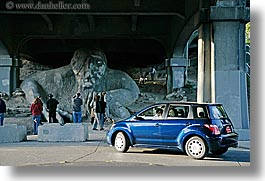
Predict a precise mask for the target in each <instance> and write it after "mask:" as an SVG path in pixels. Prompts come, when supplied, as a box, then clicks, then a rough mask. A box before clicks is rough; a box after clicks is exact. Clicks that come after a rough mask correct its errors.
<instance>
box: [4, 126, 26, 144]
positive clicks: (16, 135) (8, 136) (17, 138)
mask: <svg viewBox="0 0 265 181" xmlns="http://www.w3.org/2000/svg"><path fill="white" fill-rule="evenodd" d="M25 140H27V128H26V126H24V125H17V124H6V125H4V126H0V143H13V142H21V141H25Z"/></svg>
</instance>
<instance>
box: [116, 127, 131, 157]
mask: <svg viewBox="0 0 265 181" xmlns="http://www.w3.org/2000/svg"><path fill="white" fill-rule="evenodd" d="M114 146H115V148H116V150H117V151H119V152H126V151H127V150H128V149H129V141H128V138H127V136H126V135H124V133H123V132H119V133H118V134H117V135H116V137H115V142H114Z"/></svg>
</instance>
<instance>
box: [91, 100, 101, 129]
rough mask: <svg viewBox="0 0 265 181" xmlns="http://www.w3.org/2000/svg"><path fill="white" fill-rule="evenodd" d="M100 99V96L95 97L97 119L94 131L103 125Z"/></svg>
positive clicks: (94, 105)
mask: <svg viewBox="0 0 265 181" xmlns="http://www.w3.org/2000/svg"><path fill="white" fill-rule="evenodd" d="M99 99H100V96H99V95H95V97H94V102H93V109H94V111H95V119H94V123H93V126H92V129H93V130H98V129H97V126H98V125H101V122H100V121H101V120H100V113H101V108H100V103H99Z"/></svg>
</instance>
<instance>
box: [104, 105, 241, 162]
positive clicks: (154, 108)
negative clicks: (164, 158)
mask: <svg viewBox="0 0 265 181" xmlns="http://www.w3.org/2000/svg"><path fill="white" fill-rule="evenodd" d="M107 143H108V144H109V145H112V146H114V147H115V148H116V150H117V151H119V152H126V151H127V150H128V149H129V147H130V146H131V147H146V148H161V149H165V148H166V149H177V150H180V151H183V152H185V153H186V154H187V155H189V156H190V157H192V158H194V159H203V158H204V157H205V156H206V155H207V154H208V153H209V152H211V153H213V154H216V155H221V154H224V153H225V152H227V150H228V148H229V147H237V146H238V134H237V133H236V132H235V131H234V126H233V124H232V121H231V120H230V119H229V117H228V115H227V114H226V112H225V109H224V108H223V106H222V104H208V103H189V102H188V103H184V102H165V103H158V104H154V105H151V106H148V107H146V108H144V109H142V110H141V111H139V112H137V113H135V114H134V115H132V116H131V117H129V118H127V119H125V120H123V121H119V122H116V123H114V124H113V125H112V127H111V129H110V130H109V131H108V133H107Z"/></svg>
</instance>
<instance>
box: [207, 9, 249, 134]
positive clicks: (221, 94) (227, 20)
mask: <svg viewBox="0 0 265 181" xmlns="http://www.w3.org/2000/svg"><path fill="white" fill-rule="evenodd" d="M245 17H246V9H245V7H241V6H240V7H239V6H233V5H231V6H219V5H217V6H214V7H211V11H210V18H211V21H212V25H213V32H214V36H213V40H214V61H215V100H216V102H220V103H223V105H224V106H225V108H226V110H227V112H228V114H229V116H230V117H231V119H232V120H233V122H234V126H235V127H236V128H237V129H248V128H249V114H248V112H249V111H248V99H247V83H246V72H245V63H246V57H245Z"/></svg>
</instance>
